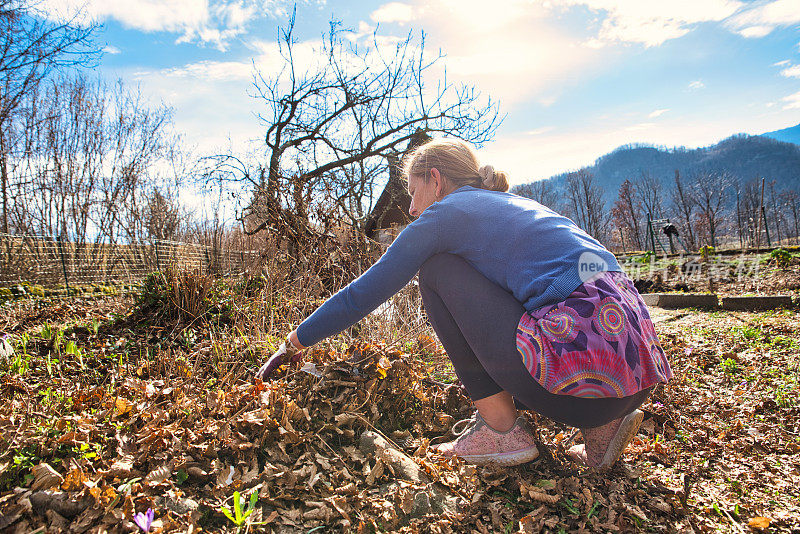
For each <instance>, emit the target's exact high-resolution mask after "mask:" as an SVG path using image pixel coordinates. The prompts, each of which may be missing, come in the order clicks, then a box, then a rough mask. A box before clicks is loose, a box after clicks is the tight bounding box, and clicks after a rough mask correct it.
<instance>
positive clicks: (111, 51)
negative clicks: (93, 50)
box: [103, 45, 122, 55]
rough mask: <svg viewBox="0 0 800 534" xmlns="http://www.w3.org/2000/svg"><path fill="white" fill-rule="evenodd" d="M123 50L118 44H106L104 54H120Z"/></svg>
mask: <svg viewBox="0 0 800 534" xmlns="http://www.w3.org/2000/svg"><path fill="white" fill-rule="evenodd" d="M121 52H122V50H120V49H119V48H117V47H116V46H112V45H106V46H104V47H103V53H104V54H111V55H114V54H120V53H121Z"/></svg>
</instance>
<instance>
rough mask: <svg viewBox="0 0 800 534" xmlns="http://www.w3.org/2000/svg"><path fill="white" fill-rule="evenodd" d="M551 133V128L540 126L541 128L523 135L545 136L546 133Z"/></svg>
mask: <svg viewBox="0 0 800 534" xmlns="http://www.w3.org/2000/svg"><path fill="white" fill-rule="evenodd" d="M552 131H553V127H552V126H542V127H541V128H536V129H533V130H528V131H527V132H525V135H542V134H546V133H547V132H552Z"/></svg>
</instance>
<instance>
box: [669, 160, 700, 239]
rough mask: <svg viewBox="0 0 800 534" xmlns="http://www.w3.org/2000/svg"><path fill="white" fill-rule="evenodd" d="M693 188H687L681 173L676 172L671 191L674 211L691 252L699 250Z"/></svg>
mask: <svg viewBox="0 0 800 534" xmlns="http://www.w3.org/2000/svg"><path fill="white" fill-rule="evenodd" d="M693 193H694V192H693V190H692V188H691V186H686V184H684V183H683V182H682V181H681V175H680V172H679V171H677V170H676V171H675V186H674V187H673V188H672V190H671V191H670V197H671V200H672V210H673V213H674V214H675V219H676V220H677V222H678V224H677V226H678V229H679V230H680V231H681V233H682V234H683V236H684V241H685V243H686V246H687V247H688V249H689V250H697V241H696V239H695V231H694V228H693V226H694V210H695V207H696V202H695V198H694V194H693Z"/></svg>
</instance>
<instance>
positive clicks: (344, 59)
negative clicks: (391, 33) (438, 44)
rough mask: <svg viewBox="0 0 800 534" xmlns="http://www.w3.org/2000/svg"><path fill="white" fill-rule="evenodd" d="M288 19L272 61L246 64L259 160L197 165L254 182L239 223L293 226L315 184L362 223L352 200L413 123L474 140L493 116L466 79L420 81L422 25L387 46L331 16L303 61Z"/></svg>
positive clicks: (483, 135) (361, 195) (491, 126)
mask: <svg viewBox="0 0 800 534" xmlns="http://www.w3.org/2000/svg"><path fill="white" fill-rule="evenodd" d="M294 29H295V28H294V17H293V18H292V20H291V21H290V22H289V24H288V26H287V27H286V28H285V29H282V30H281V36H280V52H281V55H282V57H283V66H282V68H281V70H280V71H278V72H270V73H266V74H265V73H262V72H258V73H257V74H256V80H255V91H256V95H255V96H256V97H257V98H259V99H261V100H262V101H263V103H264V105H265V110H264V112H263V113H262V114H261V115H260V118H261V120H262V121H263V122H264V124H265V125H266V132H265V134H264V144H265V149H266V153H265V160H266V161H265V163H264V164H263V165H262V166H261V167H260V168H259V169H258V172H256V170H255V169H252V167H251V168H250V170H249V171H247V172H241V171H242V170H243V169H242V168H241V165H238V163H236V164H234V165H233V166H231V165H232V162H231V159H230V157H229V156H220V157H217V158H215V166H213V167H212V168H211V169H210V172H208V173H207V175H211V174H213V173H214V172H216V171H217V169H222V171H223V172H224V173H229V174H228V178H229V179H236V180H240V181H245V182H249V187H250V188H252V189H254V190H256V191H257V192H256V193H255V196H257V197H258V198H259V200H260V201H262V202H263V203H264V204H265V207H263V208H262V207H257V206H253V207H252V208H245V209H244V213H243V214H242V218H243V219H244V220H249V221H252V223H253V226H248V227H247V228H246V231H247V232H248V233H255V232H257V231H259V230H261V229H264V228H266V227H268V226H270V225H271V224H273V223H274V222H276V221H279V220H280V219H282V218H283V219H289V220H290V222H292V224H291V225H290V226H293V227H294V228H296V229H298V231H299V230H301V229H302V227H303V226H304V225H306V224H307V222H308V221H307V219H308V217H309V216H315V215H316V214H315V213H314V210H311V212H309V208H308V206H307V205H306V204H307V202H308V201H309V200H314V199H316V198H320V197H321V196H322V195H318V194H317V193H320V192H324V193H325V195H327V198H328V199H330V200H332V201H333V203H334V204H335V206H336V207H337V209H338V210H339V212H340V213H341V214H342V215H343V216H344V217H345V218H347V219H349V220H350V221H351V222H352V223H353V224H357V225H360V224H363V221H364V219H365V215H366V214H365V210H364V209H363V208H362V207H361V206H362V202H364V200H365V197H367V198H372V196H373V194H372V187H373V185H375V184H377V183H378V180H379V179H380V178H383V177H385V175H386V173H385V172H383V170H384V169H385V167H386V161H387V158H389V157H397V156H398V155H400V153H401V152H402V150H403V149H404V148H405V146H406V144H407V143H408V141H409V139H411V138H412V136H414V134H415V132H416V131H417V130H418V129H422V130H424V131H425V132H427V133H429V134H436V133H440V134H444V135H447V136H455V137H460V138H462V139H465V140H468V141H471V142H474V143H476V144H481V143H483V142H485V141H487V140H488V139H490V138H491V136H492V135H493V133H494V131H495V129H496V127H497V125H498V124H499V120H498V115H497V107H496V105H494V104H492V103H491V101H488V100H484V99H483V98H481V96H480V95H479V94H478V93H477V92H476V91H475V90H474V89H473V88H471V87H459V86H455V85H453V84H451V83H449V82H447V81H446V78H445V79H444V80H443V81H441V82H440V83H439V84H438V85H437V86H436V87H429V86H428V85H426V77H427V75H428V74H429V73H430V72H431V70H432V69H433V67H434V66H435V65H436V64H437V61H438V59H439V57H438V56H437V57H434V58H433V59H429V55H427V54H426V53H425V52H424V35H423V36H422V38H421V39H420V43H419V45H417V44H416V43H415V41H414V39H413V38H412V36H411V35H409V36H408V37H407V38H406V39H404V40H403V41H401V42H399V43H397V44H396V45H393V46H391V47H387V46H386V45H385V44H382V41H381V40H380V39H379V37H378V36H377V35H376V36H373V40H372V42H371V43H370V44H369V45H360V44H356V43H354V42H351V41H350V40H348V39H346V38H345V36H344V35H343V31H342V30H341V28H340V27H339V25H338V24H336V23H332V24H331V29H330V31H329V32H328V33H327V34H326V36H325V37H324V39H323V40H322V42H321V44H320V49H319V50H318V52H317V53H316V54H315V56H314V59H315V61H316V63H315V64H313V65H310V66H308V65H302V64H301V60H300V58H299V57H298V55H297V54H296V52H297V49H296V47H297V39H296V37H295V33H294ZM234 159H236V158H234ZM234 169H235V170H236V171H237V172H233V171H234Z"/></svg>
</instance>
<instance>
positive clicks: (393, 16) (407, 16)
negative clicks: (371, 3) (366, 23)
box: [370, 2, 417, 24]
mask: <svg viewBox="0 0 800 534" xmlns="http://www.w3.org/2000/svg"><path fill="white" fill-rule="evenodd" d="M416 17H417V14H416V10H415V9H414V7H413V6H411V5H409V4H403V3H401V2H389V3H388V4H384V5H382V6H381V7H379V8H378V9H376V10H375V11H373V12H372V14H371V15H370V18H371V19H372V20H373V22H377V23H379V24H380V23H389V22H398V23H401V24H403V23H406V22H411V21H412V20H414V19H415V18H416Z"/></svg>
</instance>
